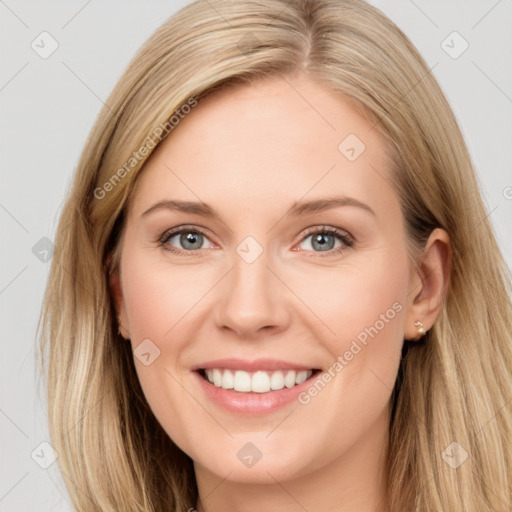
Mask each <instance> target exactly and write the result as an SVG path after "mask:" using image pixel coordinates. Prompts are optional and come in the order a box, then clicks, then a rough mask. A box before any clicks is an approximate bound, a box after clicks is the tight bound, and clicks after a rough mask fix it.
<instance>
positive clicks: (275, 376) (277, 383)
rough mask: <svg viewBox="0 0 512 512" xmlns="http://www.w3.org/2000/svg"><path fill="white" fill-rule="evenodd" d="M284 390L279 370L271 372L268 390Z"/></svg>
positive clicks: (281, 374) (282, 378)
mask: <svg viewBox="0 0 512 512" xmlns="http://www.w3.org/2000/svg"><path fill="white" fill-rule="evenodd" d="M283 388H284V376H283V372H282V371H281V370H278V371H277V372H272V375H271V376H270V389H273V390H278V389H283Z"/></svg>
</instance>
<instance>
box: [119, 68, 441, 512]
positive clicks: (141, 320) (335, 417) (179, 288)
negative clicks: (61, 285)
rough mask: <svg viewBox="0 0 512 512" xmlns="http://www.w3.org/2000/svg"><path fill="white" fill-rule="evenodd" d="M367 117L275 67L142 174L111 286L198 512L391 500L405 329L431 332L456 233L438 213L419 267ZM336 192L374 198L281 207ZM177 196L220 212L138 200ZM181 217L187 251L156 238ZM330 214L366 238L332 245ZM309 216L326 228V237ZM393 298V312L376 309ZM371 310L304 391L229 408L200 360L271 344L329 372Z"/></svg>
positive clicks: (210, 108) (187, 123)
mask: <svg viewBox="0 0 512 512" xmlns="http://www.w3.org/2000/svg"><path fill="white" fill-rule="evenodd" d="M290 84H293V88H292V87H291V86H290ZM306 99H307V101H305V100H306ZM371 128H372V123H371V122H369V121H368V120H367V119H365V118H363V117H361V115H360V114H359V113H358V112H357V111H356V110H354V108H353V107H352V106H351V105H350V104H349V103H348V102H346V101H345V99H344V98H343V97H342V96H341V95H339V94H335V93H333V92H332V91H331V90H330V89H328V88H327V87H325V86H323V85H321V84H319V83H317V82H314V81H312V80H310V79H308V78H305V77H303V76H300V75H299V76H295V77H288V78H287V81H284V80H282V79H277V78H276V79H264V80H261V81H259V82H256V83H254V84H252V85H243V86H236V87H235V88H231V89H228V90H226V91H221V92H218V93H216V94H214V95H212V96H211V97H208V98H206V99H205V100H204V101H201V102H199V105H198V106H197V107H195V109H194V110H193V111H192V113H190V114H189V115H188V116H187V117H186V118H185V119H184V120H182V121H181V122H180V124H179V125H178V126H177V127H176V128H175V129H174V130H173V133H172V134H171V136H170V137H169V138H167V139H166V140H165V141H164V142H163V143H162V144H161V146H159V148H158V149H157V150H156V151H155V152H154V153H153V155H152V156H151V158H150V159H149V160H148V162H147V163H146V165H145V168H144V170H143V172H142V174H141V176H140V179H139V180H138V182H137V185H136V190H135V194H134V196H133V198H132V201H131V203H130V207H129V211H128V215H127V219H126V225H125V231H124V233H123V238H122V252H121V264H120V273H117V272H116V273H115V274H113V276H112V279H111V288H112V293H113V296H114V298H115V302H116V308H117V312H118V314H119V318H120V324H121V326H122V334H123V336H124V337H125V338H127V340H131V341H127V343H130V342H131V344H132V348H133V349H136V347H137V346H138V345H139V344H140V343H141V342H142V341H143V340H146V339H149V340H151V342H152V343H153V344H154V345H155V346H157V347H158V349H159V350H160V355H159V357H158V358H156V359H155V360H154V362H153V363H152V364H150V365H147V366H146V365H144V364H142V363H141V361H140V360H139V359H138V358H137V357H135V358H134V362H135V366H136V369H137V373H138V376H139V379H140V383H141V385H142V388H143V390H144V393H145V395H146V398H147V400H148V403H149V405H150V406H151V409H152V411H153V412H154V414H155V416H156V418H157V419H158V421H159V422H160V424H161V425H162V427H163V428H164V429H165V431H166V432H167V433H168V435H169V436H170V437H171V438H172V439H173V441H174V442H175V443H176V444H177V445H178V446H179V447H180V448H181V449H182V450H183V451H184V452H185V453H187V454H188V455H189V456H190V457H191V458H192V459H193V461H194V467H195V472H196V478H197V482H198V489H199V501H198V503H197V504H195V503H191V504H190V507H197V510H198V511H199V512H203V511H205V512H206V511H211V512H215V511H219V510H222V511H225V512H235V511H236V512H249V511H254V510H261V511H270V510H272V511H276V512H292V511H299V510H308V511H312V510H321V511H322V512H328V511H333V512H334V511H336V512H349V511H350V512H353V511H354V510H357V511H361V512H365V511H367V512H373V511H377V510H378V511H387V510H388V509H387V508H386V505H385V486H384V481H385V480H384V479H385V477H386V473H385V467H384V460H385V449H386V444H387V435H388V424H389V414H390V396H391V390H392V388H393V385H394V382H395V380H396V376H397V371H398V367H399V363H400V357H401V349H402V344H403V340H404V338H406V339H411V340H412V339H419V334H418V327H417V326H415V325H414V323H415V321H417V320H421V321H422V322H423V324H424V326H425V329H429V328H430V327H431V326H432V324H433V323H434V321H435V319H436V317H437V315H438V314H439V311H440V308H441V305H442V299H443V294H444V292H445V288H446V283H447V275H448V264H449V258H448V256H447V255H448V254H449V240H448V236H447V234H446V233H445V232H444V231H442V230H440V229H437V230H435V231H434V232H433V233H432V235H431V236H430V239H429V240H428V243H427V245H426V247H425V249H424V251H423V253H422V255H421V260H420V271H419V272H416V271H415V270H413V269H412V266H411V264H410V261H409V259H408V253H407V239H406V234H405V232H404V227H403V218H402V214H401V210H400V200H399V197H398V196H397V194H396V191H395V190H394V189H393V188H392V186H391V185H390V179H389V178H390V170H389V169H388V168H387V166H386V161H385V158H384V151H385V144H384V140H383V138H382V136H381V135H380V134H379V133H378V131H377V130H375V129H373V130H372V129H371ZM348 134H356V135H357V137H358V138H359V139H360V140H361V141H363V142H364V144H365V146H366V149H365V150H364V151H363V152H362V153H361V154H360V155H359V156H358V157H357V158H356V159H355V160H354V161H349V160H348V159H347V158H346V156H345V155H344V154H342V153H341V152H340V151H339V149H338V146H339V144H340V142H341V141H342V140H344V139H345V137H347V135H348ZM376 171H378V172H376ZM334 195H336V196H341V195H343V196H347V197H351V198H355V199H357V200H358V201H360V202H361V203H364V204H366V205H367V206H368V207H370V208H371V210H372V211H373V213H372V212H370V211H368V210H367V209H365V208H361V207H358V206H355V205H345V206H336V207H334V208H330V209H326V210H323V211H316V212H307V213H305V214H302V215H295V216H292V215H285V213H286V211H287V210H288V209H289V208H290V207H291V206H292V204H293V203H294V202H295V201H312V200H315V199H320V198H327V197H333V196H334ZM170 199H172V200H180V201H194V202H197V201H199V202H200V201H202V202H204V203H207V204H208V205H210V206H212V207H213V208H214V209H215V210H216V211H218V213H219V215H220V219H217V218H213V217H207V216H204V215H200V214H198V213H191V212H182V211H181V212H180V211H176V210H171V209H159V210H155V211H153V212H152V213H150V214H148V215H146V216H142V214H143V212H145V211H146V210H148V209H149V208H150V207H151V206H152V205H154V204H155V203H157V202H159V201H161V200H170ZM184 225H186V226H187V228H188V231H186V232H185V235H184V236H182V237H181V238H180V235H174V236H172V237H171V238H169V240H168V241H167V242H165V247H167V248H174V249H176V250H177V251H181V254H174V253H171V252H169V251H166V250H165V248H164V247H162V246H161V245H159V242H158V241H157V240H158V239H159V238H161V236H162V235H163V234H164V233H165V232H166V231H168V230H169V229H170V228H174V227H178V226H184ZM324 226H327V227H336V228H339V229H341V230H343V232H345V233H348V234H350V236H351V237H352V239H353V240H354V242H353V245H352V246H349V245H346V246H345V247H344V248H343V250H342V251H341V253H339V252H338V253H336V252H335V251H336V250H337V248H338V247H340V246H343V245H344V242H343V240H342V239H339V238H338V237H337V235H332V234H330V233H326V234H325V231H322V228H323V227H324ZM191 227H192V228H193V227H196V228H197V229H202V230H203V231H204V232H205V235H204V236H202V237H201V235H197V231H194V229H191ZM307 228H318V229H317V230H316V231H318V232H319V233H324V241H325V242H326V243H325V244H324V247H327V250H322V248H321V244H317V243H314V241H315V240H318V238H322V237H321V236H318V235H316V234H313V235H312V234H311V232H308V233H305V230H306V229H307ZM310 231H312V230H310ZM190 232H191V233H192V234H191V235H188V236H189V237H192V241H193V242H194V240H195V242H194V245H188V246H187V245H186V242H187V239H188V238H186V235H187V233H190ZM194 233H196V235H195V236H196V238H195V239H194V238H193V236H194ZM247 236H251V237H253V239H255V240H256V241H257V243H258V244H259V246H260V247H261V248H262V249H263V252H262V253H261V254H260V255H259V257H257V258H256V259H255V260H254V261H252V262H251V263H248V262H247V261H246V260H244V258H242V257H241V256H240V254H239V253H237V247H238V246H239V244H240V243H241V242H242V241H243V240H244V239H245V238H246V237H247ZM198 237H199V238H198ZM192 250H195V251H194V252H195V254H193V255H192V254H191V251H192ZM187 251H188V253H187ZM393 305H395V306H394V307H393ZM397 305H398V306H397ZM390 311H391V313H390ZM383 314H384V315H386V314H388V315H389V317H391V316H392V317H393V318H392V319H389V318H387V321H386V322H385V323H384V324H383V322H380V323H379V324H377V323H376V322H377V321H378V320H379V318H382V317H381V315H383ZM381 324H383V327H380V325H381ZM370 326H378V327H377V330H378V333H377V334H374V336H373V337H368V342H367V344H366V345H362V344H361V343H359V345H360V346H361V350H360V351H358V352H357V355H355V356H354V357H353V358H351V359H350V360H349V361H348V362H347V364H346V365H345V366H344V367H343V369H342V371H339V372H337V373H336V376H335V377H334V378H333V379H332V380H331V381H330V382H329V384H328V385H326V386H325V387H324V388H323V389H322V390H321V391H320V392H319V393H318V394H317V395H316V396H315V397H314V398H311V400H310V401H309V403H307V404H303V403H299V401H297V400H293V401H292V402H291V403H287V404H285V405H283V406H281V407H279V408H277V409H275V410H273V411H271V412H266V413H263V414H247V413H240V412H236V411H232V410H227V409H225V408H224V407H222V406H221V405H219V404H218V403H216V402H214V401H212V400H211V399H210V397H209V396H208V395H207V394H206V393H205V392H204V389H203V387H202V386H201V385H200V384H199V380H198V378H197V372H194V371H193V370H192V367H194V365H198V364H199V363H202V362H204V361H211V360H214V359H220V358H229V357H236V358H240V359H244V360H253V359H255V358H260V357H263V358H272V359H278V360H284V361H289V362H292V363H297V364H301V365H304V366H306V367H308V368H314V369H320V370H322V371H323V372H326V371H327V370H328V369H329V368H330V367H332V365H333V363H334V362H335V361H336V358H337V357H338V356H339V355H342V356H343V354H345V353H346V352H347V351H348V350H349V349H350V347H351V344H352V342H353V341H354V340H357V336H358V335H361V332H363V331H364V330H365V328H367V327H370ZM345 360H347V358H345ZM321 375H322V373H319V374H317V375H313V377H312V381H311V382H313V381H315V382H316V380H315V379H319V378H320V376H321ZM305 384H306V385H309V384H308V383H305ZM207 385H208V386H212V387H213V384H207ZM230 393H237V392H236V391H233V390H231V391H230ZM274 393H278V391H276V392H274ZM242 394H244V393H242V392H240V393H239V395H242ZM244 396H245V397H247V394H244ZM248 442H250V443H252V444H253V445H254V446H255V447H256V448H257V449H258V450H259V452H260V453H261V458H260V459H259V460H258V461H257V463H256V464H254V465H253V466H252V467H248V466H247V465H245V464H243V463H242V462H241V459H240V458H239V456H238V455H237V454H238V452H239V451H240V449H241V448H242V447H243V446H244V445H246V443H248ZM251 446H252V445H251Z"/></svg>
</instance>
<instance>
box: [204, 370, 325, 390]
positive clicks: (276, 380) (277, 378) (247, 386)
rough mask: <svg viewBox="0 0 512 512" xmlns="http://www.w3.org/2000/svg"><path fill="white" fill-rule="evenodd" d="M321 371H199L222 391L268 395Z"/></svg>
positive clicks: (301, 381)
mask: <svg viewBox="0 0 512 512" xmlns="http://www.w3.org/2000/svg"><path fill="white" fill-rule="evenodd" d="M320 372H321V370H319V369H315V368H312V369H310V370H275V371H269V370H257V371H254V372H247V371H244V370H229V369H225V368H207V369H204V368H203V369H200V370H198V373H199V374H200V375H201V376H202V377H203V379H204V380H206V381H207V382H209V383H210V384H213V385H214V386H216V387H218V388H222V389H230V390H233V391H238V392H240V393H269V392H271V391H279V390H280V389H284V388H293V387H294V386H298V385H299V384H302V383H303V382H305V381H306V380H308V379H311V378H314V377H315V376H316V375H317V374H318V373H320Z"/></svg>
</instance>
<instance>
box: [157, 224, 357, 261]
mask: <svg viewBox="0 0 512 512" xmlns="http://www.w3.org/2000/svg"><path fill="white" fill-rule="evenodd" d="M182 233H198V234H201V235H203V236H204V237H206V238H208V235H207V234H206V233H205V232H204V231H203V230H202V229H200V228H198V227H196V226H181V227H179V228H173V229H170V230H168V231H166V232H165V233H163V234H162V235H161V237H160V238H159V239H158V243H159V244H160V246H161V247H162V248H163V249H164V250H165V251H169V252H171V253H174V254H178V255H183V256H185V255H186V256H198V253H199V252H200V251H201V249H195V250H192V251H184V250H181V249H176V248H174V247H172V246H168V245H167V242H168V241H169V240H170V239H171V238H173V237H174V236H176V235H180V234H182ZM319 233H324V234H325V233H327V234H329V235H335V236H336V237H338V239H339V240H341V242H342V243H343V245H341V246H340V247H337V248H336V249H330V250H329V251H307V252H313V253H315V254H318V256H319V257H321V258H325V257H329V256H336V255H338V254H340V253H342V252H343V251H345V250H346V249H347V248H350V247H352V246H353V245H354V242H355V241H354V238H353V237H352V236H351V235H349V234H348V233H347V232H346V231H343V230H341V229H339V228H335V227H331V226H320V227H315V228H309V229H308V230H306V232H305V233H304V234H303V235H302V238H301V240H300V242H303V241H304V240H305V239H306V238H308V237H309V236H311V235H316V234H319ZM169 247H171V248H169ZM322 252H325V253H326V254H322ZM310 257H311V256H310Z"/></svg>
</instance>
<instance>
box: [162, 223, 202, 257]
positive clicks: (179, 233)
mask: <svg viewBox="0 0 512 512" xmlns="http://www.w3.org/2000/svg"><path fill="white" fill-rule="evenodd" d="M173 238H177V239H178V241H179V243H180V244H181V246H182V247H183V248H184V249H185V250H180V249H179V248H178V249H176V248H174V247H173V246H172V245H170V246H169V247H167V245H168V244H169V242H170V241H171V240H172V239H173ZM205 240H207V238H206V235H205V234H204V233H203V232H202V231H199V230H197V228H193V229H192V228H180V229H179V230H175V231H173V230H171V231H167V232H166V233H164V235H163V236H162V238H161V239H160V243H161V244H162V245H163V246H164V248H165V249H166V250H168V251H170V252H175V253H183V252H194V253H195V251H198V250H200V249H204V248H205V247H203V243H204V241H205Z"/></svg>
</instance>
